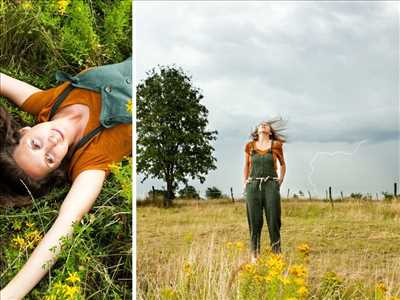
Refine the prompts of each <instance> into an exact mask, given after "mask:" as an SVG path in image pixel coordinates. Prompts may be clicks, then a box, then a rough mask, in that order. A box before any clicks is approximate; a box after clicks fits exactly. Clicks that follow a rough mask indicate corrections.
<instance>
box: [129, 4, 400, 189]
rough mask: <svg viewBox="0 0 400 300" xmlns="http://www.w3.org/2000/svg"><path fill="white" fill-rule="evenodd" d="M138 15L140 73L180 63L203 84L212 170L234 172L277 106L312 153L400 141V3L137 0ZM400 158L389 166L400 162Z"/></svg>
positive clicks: (296, 139)
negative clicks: (212, 134)
mask: <svg viewBox="0 0 400 300" xmlns="http://www.w3.org/2000/svg"><path fill="white" fill-rule="evenodd" d="M136 24H137V29H136V32H137V39H136V44H137V48H136V56H137V72H138V75H139V77H138V78H139V79H144V78H145V72H146V71H147V70H149V69H150V68H152V67H154V66H156V65H157V64H164V65H165V64H172V63H176V64H177V65H179V66H182V67H183V69H184V70H186V71H187V72H188V73H189V74H191V75H192V76H193V83H194V85H195V86H197V87H200V88H201V89H202V91H203V94H204V96H205V98H204V102H203V103H204V104H205V105H206V106H207V107H208V108H209V111H210V128H213V129H214V128H215V129H217V130H218V131H219V133H220V136H219V140H218V141H217V143H216V155H217V157H220V160H219V169H218V171H217V172H214V173H213V174H219V175H218V176H222V177H223V176H225V177H226V176H227V174H228V172H232V170H231V166H230V165H229V164H232V162H228V161H226V160H225V158H226V157H232V159H235V160H236V162H235V163H237V164H240V163H239V162H238V161H237V160H238V157H239V159H240V157H241V155H242V151H243V149H242V148H243V143H245V142H246V140H247V139H248V134H249V132H250V130H251V129H252V128H253V126H254V125H255V124H257V123H258V122H259V121H261V120H263V119H268V118H270V117H273V116H278V115H280V116H283V117H284V118H286V119H288V121H289V122H288V135H289V143H292V144H293V145H292V146H293V147H295V146H296V145H298V144H300V143H302V142H306V143H313V145H314V146H313V148H309V151H310V152H311V153H313V152H315V151H318V149H319V148H324V144H335V145H336V144H337V145H341V146H338V147H343V148H346V147H348V146H349V145H351V144H352V143H356V142H358V141H360V140H367V141H368V144H369V145H372V144H376V145H377V146H378V147H381V148H380V151H381V153H385V151H388V150H387V149H386V148H385V146H383V145H384V144H385V143H389V144H390V145H392V147H394V149H391V150H390V151H392V150H395V151H396V150H397V153H399V151H400V148H399V138H400V120H399V118H400V116H399V115H400V104H399V9H398V5H397V4H396V3H390V2H388V3H382V2H350V3H344V2H338V3H336V2H324V3H317V2H300V3H294V2H284V3H280V2H251V3H247V2H236V1H234V2H208V1H205V2H183V3H182V2H145V1H143V2H141V1H138V2H137V3H136ZM316 145H317V146H316ZM288 146H289V144H288ZM304 147H305V148H304V151H307V150H306V149H307V146H304ZM288 148H289V149H295V148H290V147H288ZM287 151H289V150H287ZM232 153H237V156H236V154H235V155H233V154H232ZM232 155H233V156H232ZM287 155H288V156H290V155H291V153H290V152H289V153H287ZM371 155H373V153H372V152H371ZM308 159H310V158H308ZM365 159H366V160H367V161H365V163H366V164H368V163H370V162H371V161H375V162H376V161H378V160H382V158H380V157H379V156H371V157H369V158H368V156H365ZM395 159H396V161H395V162H394V163H393V162H392V164H389V165H388V168H389V169H390V170H392V169H393V168H396V167H397V170H398V169H399V162H398V161H399V158H398V157H397V158H395ZM307 163H308V161H305V162H303V168H306V165H307ZM380 164H385V165H386V163H385V162H383V161H380ZM332 165H335V162H332ZM221 172H222V173H221ZM293 172H295V174H297V173H296V171H293ZM288 175H289V174H288ZM240 176H241V174H240V171H239V174H237V176H236V177H235V178H236V179H235V180H236V183H237V184H240ZM326 176H327V177H328V175H326ZM295 177H296V176H294V177H293V178H295ZM209 178H210V180H211V179H212V180H213V181H214V182H216V181H218V182H219V181H221V182H222V183H221V184H222V185H225V186H227V185H228V184H227V181H224V180H222V179H221V180H220V179H218V178H215V176H214V175H212V174H210V176H209ZM288 179H289V177H288ZM223 182H225V183H223ZM231 182H232V181H231ZM293 184H294V183H293Z"/></svg>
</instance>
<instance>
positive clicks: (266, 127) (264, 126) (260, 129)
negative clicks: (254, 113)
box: [257, 122, 271, 135]
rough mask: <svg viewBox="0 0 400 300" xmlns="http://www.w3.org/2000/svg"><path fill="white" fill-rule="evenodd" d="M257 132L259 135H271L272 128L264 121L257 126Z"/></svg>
mask: <svg viewBox="0 0 400 300" xmlns="http://www.w3.org/2000/svg"><path fill="white" fill-rule="evenodd" d="M257 133H258V135H260V134H262V133H264V134H266V135H269V134H270V133H271V128H270V126H269V124H268V123H267V122H262V123H261V124H260V125H258V127H257Z"/></svg>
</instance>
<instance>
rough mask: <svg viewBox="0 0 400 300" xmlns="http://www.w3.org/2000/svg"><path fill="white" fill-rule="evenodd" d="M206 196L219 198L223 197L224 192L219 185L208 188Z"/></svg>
mask: <svg viewBox="0 0 400 300" xmlns="http://www.w3.org/2000/svg"><path fill="white" fill-rule="evenodd" d="M206 197H207V199H218V198H221V197H222V192H221V190H220V189H218V188H217V187H215V186H213V187H209V188H207V190H206Z"/></svg>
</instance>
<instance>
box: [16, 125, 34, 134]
mask: <svg viewBox="0 0 400 300" xmlns="http://www.w3.org/2000/svg"><path fill="white" fill-rule="evenodd" d="M31 129H32V127H30V126H26V127H23V128H21V129H20V130H18V131H19V133H20V134H21V135H24V134H25V133H27V132H28V131H30V130H31Z"/></svg>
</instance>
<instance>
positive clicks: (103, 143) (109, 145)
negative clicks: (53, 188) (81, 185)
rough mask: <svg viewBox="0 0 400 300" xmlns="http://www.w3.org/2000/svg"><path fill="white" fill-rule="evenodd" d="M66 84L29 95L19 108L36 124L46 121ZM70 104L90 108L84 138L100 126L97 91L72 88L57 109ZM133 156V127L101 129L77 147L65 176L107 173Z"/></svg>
mask: <svg viewBox="0 0 400 300" xmlns="http://www.w3.org/2000/svg"><path fill="white" fill-rule="evenodd" d="M68 84H69V83H68V82H65V83H63V84H61V85H59V86H56V87H54V88H51V89H48V90H44V91H40V92H36V93H34V94H32V95H31V96H30V97H29V98H28V99H27V100H26V101H25V102H24V104H23V105H22V107H21V108H22V109H23V110H24V111H27V112H29V113H31V114H34V115H36V117H37V120H38V121H39V122H47V121H48V117H49V112H50V110H51V107H52V106H53V104H54V102H55V100H56V98H57V96H58V95H60V94H61V93H62V92H63V91H64V89H65V88H66V87H67V86H68ZM72 104H83V105H87V106H88V107H89V114H90V115H89V120H88V123H87V126H86V128H85V131H84V135H86V134H88V133H89V132H90V131H91V130H93V129H95V128H97V127H98V126H100V121H99V117H100V112H101V96H100V94H99V93H97V92H93V91H89V90H86V89H80V88H75V89H73V90H72V91H71V92H70V93H69V95H68V96H67V97H66V98H65V100H64V101H63V103H62V104H61V106H60V107H59V109H61V108H63V107H66V106H68V105H72ZM131 153H132V124H121V125H117V126H115V127H113V128H107V129H104V130H102V131H101V132H100V133H99V134H97V135H96V136H95V137H94V138H92V139H91V140H90V141H89V142H88V143H86V144H85V145H83V146H82V147H81V148H79V149H78V150H77V151H76V152H75V153H74V155H73V156H72V158H71V160H70V162H69V165H68V170H67V171H68V177H69V178H70V180H72V181H74V180H75V178H76V177H77V176H78V175H79V174H80V173H81V172H83V171H85V170H104V171H106V174H109V172H110V171H109V167H108V166H109V165H110V164H111V163H112V162H119V161H120V160H121V159H122V158H123V157H124V156H127V155H130V154H131Z"/></svg>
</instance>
